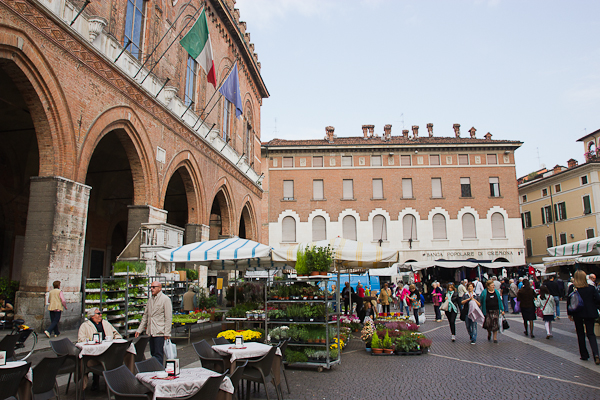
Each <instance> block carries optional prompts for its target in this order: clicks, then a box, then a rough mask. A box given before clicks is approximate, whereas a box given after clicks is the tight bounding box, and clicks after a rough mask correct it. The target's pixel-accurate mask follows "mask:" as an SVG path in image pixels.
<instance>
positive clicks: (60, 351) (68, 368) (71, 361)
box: [50, 338, 81, 394]
mask: <svg viewBox="0 0 600 400" xmlns="http://www.w3.org/2000/svg"><path fill="white" fill-rule="evenodd" d="M50 347H51V348H52V350H53V351H54V353H55V354H56V355H57V356H65V362H64V364H63V365H62V367H60V369H59V370H58V373H57V375H64V374H69V379H68V380H67V390H66V391H65V394H67V393H69V386H70V385H71V377H73V383H75V382H77V381H78V380H79V379H81V378H80V376H81V372H79V370H78V364H79V363H78V361H79V353H80V352H81V350H79V349H78V348H77V346H75V345H74V344H73V342H71V341H70V340H69V338H62V339H59V340H51V341H50Z"/></svg>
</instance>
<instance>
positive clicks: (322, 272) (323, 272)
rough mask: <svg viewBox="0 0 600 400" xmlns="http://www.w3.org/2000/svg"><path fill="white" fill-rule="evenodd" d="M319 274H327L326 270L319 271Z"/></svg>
mask: <svg viewBox="0 0 600 400" xmlns="http://www.w3.org/2000/svg"><path fill="white" fill-rule="evenodd" d="M319 275H323V276H327V271H321V272H319Z"/></svg>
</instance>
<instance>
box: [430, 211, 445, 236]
mask: <svg viewBox="0 0 600 400" xmlns="http://www.w3.org/2000/svg"><path fill="white" fill-rule="evenodd" d="M432 222H433V238H434V239H447V236H446V217H444V216H443V215H442V214H435V215H434V216H433V220H432Z"/></svg>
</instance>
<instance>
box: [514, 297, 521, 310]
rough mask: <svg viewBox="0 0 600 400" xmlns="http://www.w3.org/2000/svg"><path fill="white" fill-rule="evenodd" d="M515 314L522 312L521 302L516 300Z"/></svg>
mask: <svg viewBox="0 0 600 400" xmlns="http://www.w3.org/2000/svg"><path fill="white" fill-rule="evenodd" d="M515 312H516V313H520V312H521V302H520V301H519V300H515Z"/></svg>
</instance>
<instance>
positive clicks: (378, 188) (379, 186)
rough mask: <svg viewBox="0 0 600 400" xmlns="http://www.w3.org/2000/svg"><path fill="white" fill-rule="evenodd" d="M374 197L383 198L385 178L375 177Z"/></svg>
mask: <svg viewBox="0 0 600 400" xmlns="http://www.w3.org/2000/svg"><path fill="white" fill-rule="evenodd" d="M373 198H374V199H383V179H373Z"/></svg>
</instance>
